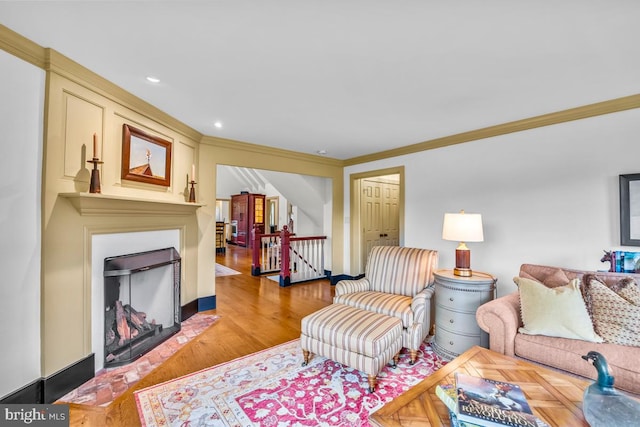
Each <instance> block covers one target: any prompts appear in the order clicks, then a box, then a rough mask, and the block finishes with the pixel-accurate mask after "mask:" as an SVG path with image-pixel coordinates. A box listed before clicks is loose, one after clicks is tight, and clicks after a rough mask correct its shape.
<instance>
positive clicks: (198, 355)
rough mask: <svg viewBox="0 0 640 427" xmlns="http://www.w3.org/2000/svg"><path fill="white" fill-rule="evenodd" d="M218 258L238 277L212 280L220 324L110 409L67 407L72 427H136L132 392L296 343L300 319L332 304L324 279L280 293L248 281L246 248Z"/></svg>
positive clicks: (262, 281)
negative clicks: (293, 340) (249, 355)
mask: <svg viewBox="0 0 640 427" xmlns="http://www.w3.org/2000/svg"><path fill="white" fill-rule="evenodd" d="M216 258H217V259H216V262H218V263H219V264H223V265H226V266H227V267H230V268H233V269H234V270H237V271H239V272H241V273H242V274H237V275H233V276H223V277H218V278H217V279H216V309H215V310H211V311H210V312H209V313H213V314H217V315H218V316H220V319H219V320H218V321H217V322H216V323H214V324H213V325H212V326H211V327H210V328H209V329H207V330H206V331H205V332H203V333H202V334H200V335H199V336H198V337H196V338H194V339H193V340H191V341H190V342H189V343H187V344H186V345H185V346H184V347H183V348H181V349H180V350H179V351H178V352H177V353H176V354H174V355H173V356H172V357H171V358H169V359H168V360H167V361H166V362H165V363H163V364H162V365H161V366H160V367H159V368H157V369H155V370H154V371H152V372H151V373H150V374H149V375H147V376H146V377H144V378H143V379H141V380H140V381H139V382H138V383H137V384H136V385H135V387H134V388H132V389H130V390H128V391H126V392H125V393H124V394H122V395H121V396H120V397H118V398H117V399H116V400H115V401H114V402H113V403H112V404H110V405H109V406H108V407H106V408H101V407H95V406H86V405H75V404H74V405H71V410H70V419H71V426H127V427H133V426H140V421H139V419H138V411H137V409H136V404H135V399H134V397H133V392H134V391H135V390H139V389H142V388H145V387H148V386H150V385H154V384H158V383H161V382H164V381H167V380H170V379H172V378H176V377H179V376H182V375H185V374H188V373H190V372H194V371H198V370H200V369H204V368H207V367H210V366H214V365H217V364H220V363H222V362H227V361H229V360H233V359H236V358H238V357H241V356H245V355H247V354H250V353H254V352H256V351H260V350H264V349H266V348H269V347H272V346H274V345H277V344H281V343H284V342H287V341H290V340H292V339H295V338H299V337H300V321H301V319H302V318H303V317H304V316H306V315H307V314H309V313H312V312H314V311H316V310H319V309H320V308H322V307H325V306H327V305H329V304H331V301H332V300H333V294H334V289H333V287H332V286H331V284H330V283H329V281H328V280H316V281H313V282H308V283H299V284H295V285H293V286H290V287H287V288H281V287H280V286H278V283H277V282H274V281H271V280H269V279H267V278H266V276H263V277H253V276H251V273H250V271H251V251H250V250H249V249H246V248H243V247H239V246H233V245H229V246H228V247H227V251H226V254H218V256H217V257H216ZM211 268H213V265H212V267H211Z"/></svg>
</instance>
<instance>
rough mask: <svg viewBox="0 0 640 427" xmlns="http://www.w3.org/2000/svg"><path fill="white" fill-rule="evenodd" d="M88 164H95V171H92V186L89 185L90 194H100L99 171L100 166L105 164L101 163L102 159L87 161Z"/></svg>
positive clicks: (95, 158)
mask: <svg viewBox="0 0 640 427" xmlns="http://www.w3.org/2000/svg"><path fill="white" fill-rule="evenodd" d="M87 163H93V169H92V170H91V184H89V193H100V192H101V189H100V171H99V170H98V165H99V164H102V163H104V162H101V161H100V159H98V158H97V157H94V158H93V159H91V160H87Z"/></svg>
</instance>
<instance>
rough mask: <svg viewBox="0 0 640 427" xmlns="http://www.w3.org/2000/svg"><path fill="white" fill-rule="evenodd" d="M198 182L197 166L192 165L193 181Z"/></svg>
mask: <svg viewBox="0 0 640 427" xmlns="http://www.w3.org/2000/svg"><path fill="white" fill-rule="evenodd" d="M195 180H196V165H191V181H195Z"/></svg>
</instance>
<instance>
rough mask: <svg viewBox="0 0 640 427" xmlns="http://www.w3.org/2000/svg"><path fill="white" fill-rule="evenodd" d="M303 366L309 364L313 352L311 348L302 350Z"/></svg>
mask: <svg viewBox="0 0 640 427" xmlns="http://www.w3.org/2000/svg"><path fill="white" fill-rule="evenodd" d="M302 359H303V361H302V366H307V365H308V364H309V360H310V359H311V353H310V352H309V350H302Z"/></svg>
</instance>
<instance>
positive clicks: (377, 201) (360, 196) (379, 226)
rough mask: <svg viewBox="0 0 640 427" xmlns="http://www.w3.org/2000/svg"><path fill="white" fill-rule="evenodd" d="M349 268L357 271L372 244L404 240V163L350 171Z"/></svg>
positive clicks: (362, 265)
mask: <svg viewBox="0 0 640 427" xmlns="http://www.w3.org/2000/svg"><path fill="white" fill-rule="evenodd" d="M350 204H351V260H350V263H351V266H352V267H351V272H352V273H354V274H359V273H363V272H364V268H365V265H366V262H367V258H368V256H369V252H370V251H371V248H372V247H373V246H380V245H382V246H400V245H402V244H403V243H404V236H403V224H404V167H402V166H400V167H397V168H389V169H382V170H377V171H370V172H364V173H359V174H353V175H351V203H350Z"/></svg>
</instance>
